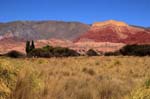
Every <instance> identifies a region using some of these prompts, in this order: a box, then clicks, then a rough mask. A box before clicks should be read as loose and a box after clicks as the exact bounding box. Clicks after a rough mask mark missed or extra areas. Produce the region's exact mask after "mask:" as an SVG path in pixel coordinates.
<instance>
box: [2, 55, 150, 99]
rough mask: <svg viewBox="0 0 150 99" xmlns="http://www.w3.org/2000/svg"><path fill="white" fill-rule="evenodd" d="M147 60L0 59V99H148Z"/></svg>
mask: <svg viewBox="0 0 150 99" xmlns="http://www.w3.org/2000/svg"><path fill="white" fill-rule="evenodd" d="M149 61H150V58H149V57H148V56H146V57H133V56H110V57H106V56H101V57H100V56H96V57H86V56H80V57H66V58H56V57H53V58H17V59H16V58H8V57H4V56H1V57H0V99H150V78H149V77H150V63H149Z"/></svg>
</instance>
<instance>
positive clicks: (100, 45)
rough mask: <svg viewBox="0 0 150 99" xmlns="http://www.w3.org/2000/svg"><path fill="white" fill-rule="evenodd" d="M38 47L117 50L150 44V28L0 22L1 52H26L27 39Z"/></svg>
mask: <svg viewBox="0 0 150 99" xmlns="http://www.w3.org/2000/svg"><path fill="white" fill-rule="evenodd" d="M26 40H35V43H36V46H37V47H41V46H44V45H47V44H49V45H53V46H63V47H69V48H72V49H75V50H77V51H80V52H81V53H82V52H85V51H87V50H88V49H91V48H92V49H95V50H96V51H98V52H100V51H104V52H105V51H114V50H117V49H119V48H120V47H122V46H124V45H125V44H149V43H150V28H145V27H141V26H134V25H128V24H127V23H125V22H120V21H115V20H108V21H104V22H96V23H93V24H92V25H88V24H84V23H80V22H63V21H39V22H36V21H16V22H9V23H0V53H4V52H7V51H10V50H19V51H21V52H25V51H24V46H25V41H26Z"/></svg>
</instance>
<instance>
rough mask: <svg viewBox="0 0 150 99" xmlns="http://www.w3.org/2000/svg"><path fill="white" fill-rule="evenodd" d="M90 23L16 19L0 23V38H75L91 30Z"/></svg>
mask: <svg viewBox="0 0 150 99" xmlns="http://www.w3.org/2000/svg"><path fill="white" fill-rule="evenodd" d="M89 27H90V26H89V25H86V24H83V23H79V22H63V21H37V22H34V21H16V22H9V23H0V39H2V38H9V37H12V38H14V37H15V38H17V39H23V40H38V39H49V38H57V39H69V40H71V39H75V38H76V37H78V36H79V35H81V34H83V33H84V32H86V31H87V30H89Z"/></svg>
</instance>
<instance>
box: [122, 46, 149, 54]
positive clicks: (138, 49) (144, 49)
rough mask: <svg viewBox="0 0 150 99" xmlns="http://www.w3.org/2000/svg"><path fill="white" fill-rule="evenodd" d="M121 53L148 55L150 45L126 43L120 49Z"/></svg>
mask: <svg viewBox="0 0 150 99" xmlns="http://www.w3.org/2000/svg"><path fill="white" fill-rule="evenodd" d="M120 53H121V54H122V55H129V56H132V55H134V56H146V55H150V45H135V44H134V45H126V46H124V47H123V48H122V49H120Z"/></svg>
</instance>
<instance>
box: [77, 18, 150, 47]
mask: <svg viewBox="0 0 150 99" xmlns="http://www.w3.org/2000/svg"><path fill="white" fill-rule="evenodd" d="M85 40H90V41H96V42H113V43H125V44H135V43H136V44H137V43H138V44H143V43H144V44H145V43H146V44H149V43H150V31H149V29H145V28H138V27H133V26H130V25H128V24H126V23H124V22H120V21H115V20H109V21H105V22H96V23H94V24H93V25H92V27H91V28H90V30H89V31H88V32H86V33H85V34H83V35H81V36H80V37H79V38H77V39H76V40H75V42H81V41H85Z"/></svg>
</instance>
